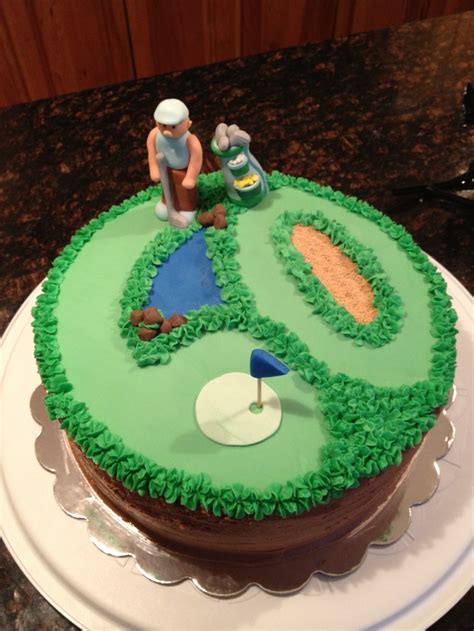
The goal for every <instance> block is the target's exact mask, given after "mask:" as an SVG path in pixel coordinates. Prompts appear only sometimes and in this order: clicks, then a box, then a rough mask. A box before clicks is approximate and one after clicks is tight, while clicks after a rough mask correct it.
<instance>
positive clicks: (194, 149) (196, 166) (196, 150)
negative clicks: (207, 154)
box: [181, 134, 202, 189]
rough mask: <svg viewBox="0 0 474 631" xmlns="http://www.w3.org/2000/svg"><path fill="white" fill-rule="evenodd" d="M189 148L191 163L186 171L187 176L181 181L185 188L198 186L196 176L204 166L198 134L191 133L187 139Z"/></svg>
mask: <svg viewBox="0 0 474 631" xmlns="http://www.w3.org/2000/svg"><path fill="white" fill-rule="evenodd" d="M187 145H188V150H189V164H188V169H187V171H186V177H185V178H184V180H183V181H182V182H181V185H182V186H184V188H187V189H191V188H194V187H195V186H196V178H197V176H198V175H199V173H200V172H201V167H202V147H201V143H200V142H199V140H198V138H197V136H195V135H194V134H191V135H190V136H189V137H188V140H187Z"/></svg>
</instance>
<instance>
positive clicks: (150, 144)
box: [146, 127, 160, 182]
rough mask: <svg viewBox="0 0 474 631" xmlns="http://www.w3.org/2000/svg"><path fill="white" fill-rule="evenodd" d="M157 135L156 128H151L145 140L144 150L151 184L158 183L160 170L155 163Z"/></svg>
mask: <svg viewBox="0 0 474 631" xmlns="http://www.w3.org/2000/svg"><path fill="white" fill-rule="evenodd" d="M157 133H158V127H153V129H152V130H151V132H150V133H149V134H148V138H147V139H146V148H147V149H148V168H149V169H150V179H151V181H152V182H159V181H160V169H159V168H158V163H157V161H156V147H155V138H156V134H157Z"/></svg>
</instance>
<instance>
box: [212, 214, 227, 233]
mask: <svg viewBox="0 0 474 631" xmlns="http://www.w3.org/2000/svg"><path fill="white" fill-rule="evenodd" d="M214 228H215V229H216V230H222V229H223V228H227V219H226V216H225V215H222V214H219V215H216V218H215V219H214Z"/></svg>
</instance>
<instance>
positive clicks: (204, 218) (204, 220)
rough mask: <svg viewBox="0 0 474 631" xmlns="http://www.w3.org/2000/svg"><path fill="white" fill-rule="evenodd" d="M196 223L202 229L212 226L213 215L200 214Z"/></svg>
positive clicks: (207, 213)
mask: <svg viewBox="0 0 474 631" xmlns="http://www.w3.org/2000/svg"><path fill="white" fill-rule="evenodd" d="M198 222H199V223H200V224H201V226H204V227H208V226H212V224H213V223H214V215H213V214H212V213H209V212H205V213H201V214H200V215H199V217H198Z"/></svg>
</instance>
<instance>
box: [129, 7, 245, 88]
mask: <svg viewBox="0 0 474 631" xmlns="http://www.w3.org/2000/svg"><path fill="white" fill-rule="evenodd" d="M126 8H127V15H128V20H129V26H130V39H131V42H132V47H133V54H134V59H135V67H136V73H137V77H146V76H150V75H154V74H160V73H164V72H170V71H172V70H182V69H184V68H191V67H193V66H199V65H203V64H208V63H213V62H214V61H220V60H223V59H231V58H233V57H238V56H239V55H240V0H192V1H191V2H190V1H189V0H174V1H173V2H171V3H170V2H169V0H126Z"/></svg>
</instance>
